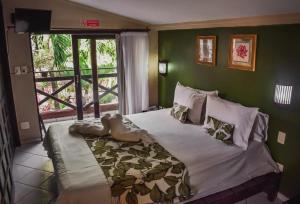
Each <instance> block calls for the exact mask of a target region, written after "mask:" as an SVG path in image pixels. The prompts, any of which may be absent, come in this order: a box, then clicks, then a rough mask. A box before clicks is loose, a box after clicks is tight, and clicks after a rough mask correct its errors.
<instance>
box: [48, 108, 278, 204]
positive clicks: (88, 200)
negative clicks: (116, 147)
mask: <svg viewBox="0 0 300 204" xmlns="http://www.w3.org/2000/svg"><path fill="white" fill-rule="evenodd" d="M128 118H129V119H130V120H131V121H132V122H134V123H135V124H136V125H137V126H139V127H140V128H142V129H145V130H147V131H148V132H149V133H151V134H152V135H153V137H154V138H155V139H156V140H157V141H158V142H159V143H160V144H161V145H162V146H163V147H165V149H167V150H168V151H169V152H170V153H171V154H173V155H174V156H175V157H177V158H178V159H179V160H181V161H182V162H183V163H184V164H185V165H186V166H187V168H188V171H189V175H190V181H191V186H192V190H193V192H194V193H195V195H194V197H193V198H192V199H191V200H194V199H198V198H201V197H204V196H207V195H209V194H212V193H216V192H219V191H222V190H225V189H227V188H230V187H234V186H237V185H239V184H241V183H244V182H245V181H247V180H249V179H251V178H253V177H257V176H260V175H264V174H266V173H269V172H277V171H278V168H277V166H276V164H275V162H274V161H273V160H272V158H271V156H270V154H269V152H268V150H267V148H266V146H265V145H264V143H260V142H256V141H253V142H251V143H250V144H249V147H248V150H247V151H243V150H242V149H241V148H239V147H237V146H228V145H226V144H224V143H222V142H220V141H217V140H215V139H213V138H211V137H210V136H209V135H208V134H207V133H206V132H205V129H203V128H202V127H201V126H199V125H193V124H182V123H180V122H179V121H177V120H175V119H174V118H172V117H171V116H170V114H169V110H168V109H164V110H159V111H152V112H147V113H140V114H135V115H130V116H128ZM68 125H70V123H61V124H57V125H54V126H50V128H49V134H48V136H47V138H46V140H45V141H46V145H45V146H46V147H47V148H48V150H50V151H49V153H50V156H51V157H52V159H53V163H54V166H55V170H56V172H57V174H58V182H59V197H58V199H57V203H63V204H74V203H76V204H81V203H83V204H94V203H95V204H96V203H97V204H98V203H103V204H106V203H112V202H113V201H111V198H110V197H111V196H110V187H109V186H108V184H107V181H106V178H105V176H104V174H103V173H102V170H101V167H100V166H99V165H98V163H97V161H96V159H95V158H94V156H93V154H92V152H91V151H90V149H89V147H88V145H87V144H86V143H85V141H84V140H83V138H82V137H80V136H77V137H75V136H72V135H70V134H69V133H68ZM49 147H50V148H49ZM86 175H88V176H86Z"/></svg>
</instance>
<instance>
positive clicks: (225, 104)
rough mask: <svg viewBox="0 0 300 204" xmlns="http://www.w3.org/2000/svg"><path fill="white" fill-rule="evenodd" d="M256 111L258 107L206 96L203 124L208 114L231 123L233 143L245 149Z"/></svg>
mask: <svg viewBox="0 0 300 204" xmlns="http://www.w3.org/2000/svg"><path fill="white" fill-rule="evenodd" d="M257 113H258V108H249V107H245V106H242V105H241V104H238V103H233V102H230V101H227V100H224V99H221V98H219V97H215V96H207V102H206V115H205V123H204V124H205V127H206V126H207V117H208V116H211V117H214V118H216V119H218V120H221V121H224V122H227V123H230V124H233V125H234V132H233V143H234V144H235V145H237V146H239V147H241V148H242V149H243V150H246V149H247V147H248V140H249V137H250V133H251V130H252V127H253V124H254V120H255V117H256V115H257Z"/></svg>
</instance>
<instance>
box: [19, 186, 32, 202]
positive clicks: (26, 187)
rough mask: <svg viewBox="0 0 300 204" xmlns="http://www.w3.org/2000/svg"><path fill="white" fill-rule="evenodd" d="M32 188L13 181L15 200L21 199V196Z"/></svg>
mask: <svg viewBox="0 0 300 204" xmlns="http://www.w3.org/2000/svg"><path fill="white" fill-rule="evenodd" d="M32 190H33V188H31V187H29V186H27V185H24V184H21V183H18V182H15V202H19V201H21V200H22V198H23V197H24V196H26V195H27V194H29V193H30V192H31V191H32Z"/></svg>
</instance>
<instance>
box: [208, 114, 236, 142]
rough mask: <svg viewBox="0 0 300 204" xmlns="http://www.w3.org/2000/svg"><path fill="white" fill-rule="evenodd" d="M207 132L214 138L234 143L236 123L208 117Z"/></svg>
mask: <svg viewBox="0 0 300 204" xmlns="http://www.w3.org/2000/svg"><path fill="white" fill-rule="evenodd" d="M206 128H207V132H208V134H210V135H211V136H212V137H213V138H215V139H217V140H221V141H222V142H224V143H225V144H228V145H231V144H233V131H234V125H232V124H228V123H226V122H223V121H220V120H218V119H216V118H214V117H211V116H208V117H207V125H206Z"/></svg>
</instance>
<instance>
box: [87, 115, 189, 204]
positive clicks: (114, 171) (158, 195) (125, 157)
mask: <svg viewBox="0 0 300 204" xmlns="http://www.w3.org/2000/svg"><path fill="white" fill-rule="evenodd" d="M123 122H124V124H125V125H126V126H127V127H129V128H138V127H137V126H135V125H134V124H133V123H132V122H131V121H130V120H129V119H127V118H124V119H123ZM148 137H149V138H148V139H145V140H144V139H143V140H141V141H139V142H120V141H116V140H114V139H113V138H112V137H111V136H105V137H98V138H92V137H89V136H85V137H84V138H85V140H86V142H87V144H88V146H89V147H90V149H91V151H92V152H93V154H94V156H95V158H96V160H97V161H98V163H99V165H100V167H101V168H102V170H103V172H104V174H105V176H106V178H107V180H108V182H109V184H110V186H111V193H112V196H113V197H114V198H115V199H117V200H118V203H121V204H142V203H173V202H180V201H183V200H186V199H188V198H190V197H191V190H190V185H189V176H188V171H187V168H186V167H185V165H184V164H183V163H182V162H181V161H179V160H178V159H177V158H175V157H174V156H172V155H171V154H170V153H169V152H168V151H167V150H165V149H164V148H163V147H162V146H161V145H159V144H158V143H157V142H155V141H154V139H153V138H152V137H150V136H148Z"/></svg>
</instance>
